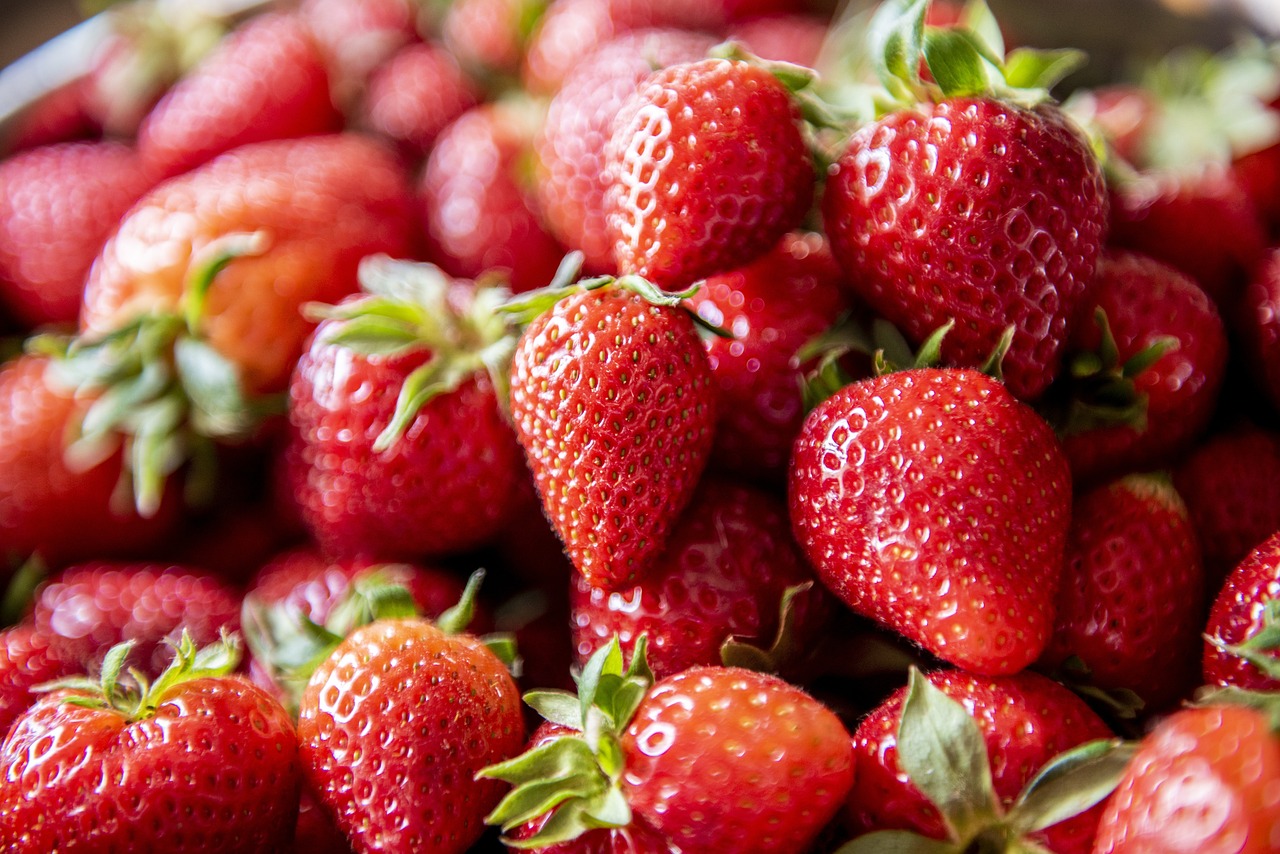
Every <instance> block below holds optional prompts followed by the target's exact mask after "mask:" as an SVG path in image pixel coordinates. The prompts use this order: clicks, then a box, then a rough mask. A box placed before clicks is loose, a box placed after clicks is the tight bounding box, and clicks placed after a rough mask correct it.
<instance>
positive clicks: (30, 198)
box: [0, 142, 155, 327]
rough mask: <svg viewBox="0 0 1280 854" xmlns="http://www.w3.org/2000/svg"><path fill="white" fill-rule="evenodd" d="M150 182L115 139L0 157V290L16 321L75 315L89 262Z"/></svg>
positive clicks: (35, 322) (66, 320)
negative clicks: (1, 159)
mask: <svg viewBox="0 0 1280 854" xmlns="http://www.w3.org/2000/svg"><path fill="white" fill-rule="evenodd" d="M154 183H155V179H154V178H153V177H152V173H151V172H150V170H148V169H147V168H146V167H145V166H144V165H143V163H142V161H141V160H140V159H139V158H138V156H137V154H136V152H134V151H133V149H131V148H130V147H128V146H126V145H123V144H121V143H118V142H79V143H64V144H61V145H53V146H46V147H43V148H37V149H33V150H31V151H27V152H25V153H23V154H20V155H17V156H15V157H12V158H10V159H8V160H5V161H4V162H3V163H0V292H2V293H3V295H4V303H5V305H6V306H7V307H8V308H9V310H10V311H12V312H13V313H14V314H15V315H16V316H17V318H18V320H20V321H21V322H22V323H23V324H25V325H26V326H29V327H35V326H41V325H44V324H50V323H61V324H74V323H75V322H76V318H77V317H78V316H79V314H80V300H81V297H82V295H83V293H84V280H85V276H86V274H88V272H89V266H90V265H91V264H92V263H93V259H94V258H95V257H96V256H97V254H98V250H99V249H101V248H102V244H103V242H104V241H105V240H106V239H107V236H108V235H109V234H110V233H111V232H112V231H113V230H114V229H115V227H116V225H118V224H119V222H120V219H121V218H122V217H123V216H124V214H125V212H126V211H127V210H129V207H130V206H131V205H132V204H133V203H134V202H135V201H137V200H138V198H139V197H140V196H141V195H142V194H143V193H145V192H146V191H147V190H149V189H150V188H151V186H152V185H153V184H154Z"/></svg>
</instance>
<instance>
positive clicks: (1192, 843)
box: [1093, 706, 1280, 854]
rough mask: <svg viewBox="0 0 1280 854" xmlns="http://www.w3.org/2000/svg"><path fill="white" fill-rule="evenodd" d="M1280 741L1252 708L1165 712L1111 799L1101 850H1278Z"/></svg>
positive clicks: (1178, 853)
mask: <svg viewBox="0 0 1280 854" xmlns="http://www.w3.org/2000/svg"><path fill="white" fill-rule="evenodd" d="M1277 777H1280V741H1277V740H1276V737H1275V734H1274V733H1273V732H1272V731H1271V727H1270V725H1269V722H1268V720H1267V718H1266V716H1265V715H1264V714H1262V713H1260V712H1258V711H1255V710H1253V709H1246V708H1242V707H1232V706H1211V707H1207V708H1195V709H1185V710H1183V711H1180V712H1177V713H1176V714H1174V715H1171V716H1170V717H1168V718H1166V719H1165V720H1164V721H1162V722H1161V724H1160V725H1159V726H1158V727H1157V728H1156V730H1155V731H1154V732H1152V733H1151V734H1150V735H1149V736H1147V738H1146V739H1145V740H1144V741H1143V742H1142V745H1141V746H1140V748H1139V749H1138V753H1137V755H1136V756H1134V757H1133V759H1132V761H1130V763H1129V768H1128V771H1127V772H1126V773H1125V776H1124V778H1123V779H1122V780H1121V781H1120V785H1119V787H1118V788H1117V789H1116V791H1115V794H1113V795H1112V796H1111V799H1110V801H1108V802H1107V808H1106V812H1105V813H1104V814H1103V818H1102V822H1101V824H1100V825H1099V829H1098V839H1097V843H1096V844H1095V845H1094V848H1093V852H1094V854H1146V852H1157V851H1158V852H1161V854H1192V852H1196V854H1200V852H1210V851H1212V852H1218V851H1222V852H1227V851H1230V852H1238V854H1262V852H1266V851H1274V850H1275V839H1276V837H1277V834H1280V807H1278V806H1277V804H1276V802H1275V799H1274V798H1273V797H1271V794H1270V792H1271V791H1272V788H1273V786H1274V781H1275V780H1276V779H1277Z"/></svg>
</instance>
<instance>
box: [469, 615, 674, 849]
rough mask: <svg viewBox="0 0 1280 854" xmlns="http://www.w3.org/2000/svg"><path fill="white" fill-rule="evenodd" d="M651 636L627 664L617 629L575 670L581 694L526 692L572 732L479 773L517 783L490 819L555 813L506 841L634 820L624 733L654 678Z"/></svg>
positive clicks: (548, 840) (532, 843) (562, 837)
mask: <svg viewBox="0 0 1280 854" xmlns="http://www.w3.org/2000/svg"><path fill="white" fill-rule="evenodd" d="M647 642H648V641H647V637H646V636H645V635H640V637H638V638H637V639H636V643H635V650H634V652H633V653H632V656H631V662H630V664H629V665H628V666H627V667H626V668H625V669H624V668H623V655H622V646H621V643H620V642H619V640H618V637H617V635H614V637H613V639H612V640H611V641H610V642H609V643H608V644H606V645H605V646H603V647H601V648H600V649H599V650H597V651H596V652H595V654H594V655H592V656H591V658H590V659H588V660H587V662H586V664H585V665H583V668H582V673H581V674H580V675H579V676H577V677H576V680H577V683H578V693H577V694H576V695H575V694H572V693H570V692H568V691H531V692H529V693H528V694H526V695H525V697H524V700H525V702H526V703H528V704H529V705H530V706H531V707H533V708H534V709H535V710H536V711H537V712H538V713H539V714H541V715H542V716H543V717H544V718H546V719H547V720H548V721H550V722H552V723H554V724H558V725H560V726H562V727H565V728H567V729H569V730H571V731H572V732H571V733H570V734H566V735H562V736H559V737H557V738H554V739H552V740H550V741H548V742H547V743H546V744H543V745H541V746H539V747H535V748H533V749H531V750H529V751H527V752H526V753H523V754H521V755H520V756H517V757H516V758H514V759H510V760H508V761H506V762H500V763H498V764H496V765H491V766H489V767H488V768H485V769H483V770H482V771H480V773H479V774H477V775H476V776H477V777H483V778H488V779H496V780H503V781H505V782H507V783H510V784H511V785H512V787H513V788H512V789H511V791H510V792H509V793H508V794H507V796H506V797H505V798H503V799H502V801H501V802H500V803H499V804H498V806H497V807H495V808H494V810H493V812H492V813H490V814H489V816H488V817H487V818H486V819H485V822H486V823H488V824H492V825H499V826H501V828H502V830H503V831H504V832H509V831H510V830H511V829H512V828H515V827H519V826H520V825H522V824H525V823H526V822H530V821H533V820H535V819H538V818H541V817H542V816H546V815H548V814H550V815H549V817H548V818H547V820H546V821H545V822H544V823H543V825H542V827H541V828H540V829H539V830H538V832H537V833H535V834H533V835H532V836H530V837H528V838H527V839H519V840H517V839H509V838H505V837H504V839H503V842H504V843H505V844H506V845H507V846H508V847H511V848H541V847H543V846H547V845H554V844H557V843H560V842H566V841H568V840H571V839H576V838H577V837H579V836H581V835H582V834H583V833H586V832H587V831H588V830H594V829H601V828H622V827H627V826H628V825H630V824H631V807H630V805H629V804H628V803H627V800H626V797H625V795H624V794H623V792H622V776H623V773H624V771H625V770H626V767H625V760H624V756H623V751H622V734H623V732H625V731H626V728H627V725H628V724H629V723H630V722H631V719H632V717H634V716H635V713H636V710H637V709H639V708H640V703H641V702H642V701H643V700H644V698H645V697H646V696H647V695H648V693H649V689H650V687H652V685H653V682H654V678H653V671H652V670H650V669H649V664H648V661H647V660H646V649H647Z"/></svg>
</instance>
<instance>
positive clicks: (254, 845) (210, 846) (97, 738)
mask: <svg viewBox="0 0 1280 854" xmlns="http://www.w3.org/2000/svg"><path fill="white" fill-rule="evenodd" d="M127 655H128V646H127V645H122V646H121V647H117V648H116V649H114V650H113V651H112V653H111V654H110V655H108V656H107V658H106V661H105V663H104V667H103V672H102V678H101V682H100V684H95V683H93V682H90V680H88V679H77V680H69V681H68V682H67V683H65V684H67V686H68V687H66V688H64V689H63V690H60V691H56V692H55V693H52V694H50V695H48V696H46V697H43V698H42V699H41V700H39V701H38V702H37V703H36V704H35V705H34V706H32V707H31V708H30V709H29V710H28V711H27V712H26V713H25V714H24V715H23V716H22V717H21V718H19V719H18V721H17V722H16V723H15V724H14V726H13V729H12V730H11V731H10V732H9V737H8V738H7V739H5V741H4V745H3V747H0V773H3V775H4V779H5V780H6V782H7V785H5V786H3V787H0V838H3V839H5V840H6V841H7V842H8V843H9V846H10V847H9V849H8V850H10V851H13V852H15V854H28V852H29V854H35V852H47V851H73V850H75V851H126V850H128V851H190V852H197V851H199V852H214V851H220V852H244V854H255V852H260V851H278V850H282V848H283V846H284V845H285V844H286V843H287V841H288V839H289V835H290V833H291V832H292V830H293V824H294V820H295V818H296V816H297V810H298V784H299V767H298V759H297V756H298V745H297V738H296V736H295V735H294V732H293V726H292V724H291V723H290V721H289V718H288V716H287V715H286V714H285V711H284V709H282V708H281V707H280V705H279V704H278V703H276V702H275V701H274V700H273V699H271V698H270V697H269V696H267V695H266V694H265V693H263V691H262V690H261V689H259V688H257V687H255V686H254V685H252V684H250V683H249V682H248V681H246V680H244V679H242V678H240V677H236V676H227V675H226V674H227V673H228V672H229V671H230V670H231V669H232V668H234V667H235V662H236V658H237V655H236V652H235V650H234V648H232V647H227V646H226V645H223V644H218V645H215V646H213V647H209V648H206V649H205V650H201V651H200V652H199V653H197V651H196V648H195V644H194V643H192V642H191V640H190V638H184V639H183V640H182V642H181V643H180V644H179V647H178V651H177V655H176V656H175V658H174V662H173V664H172V665H171V666H170V667H169V669H168V670H166V671H165V673H164V675H162V676H161V677H160V678H159V679H158V680H157V681H156V682H155V683H154V684H152V685H149V686H148V685H142V686H137V687H134V686H133V685H131V684H128V683H127V682H124V681H121V666H122V664H123V663H124V660H125V657H126V656H127ZM103 781H107V783H106V784H104V783H103Z"/></svg>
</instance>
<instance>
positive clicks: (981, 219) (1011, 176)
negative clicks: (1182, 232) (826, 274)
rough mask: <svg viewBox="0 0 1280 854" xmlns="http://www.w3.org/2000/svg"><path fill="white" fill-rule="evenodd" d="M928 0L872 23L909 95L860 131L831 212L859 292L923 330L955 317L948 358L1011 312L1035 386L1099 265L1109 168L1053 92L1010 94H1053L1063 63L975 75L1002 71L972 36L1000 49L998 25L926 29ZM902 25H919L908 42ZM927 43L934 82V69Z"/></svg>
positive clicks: (982, 344)
mask: <svg viewBox="0 0 1280 854" xmlns="http://www.w3.org/2000/svg"><path fill="white" fill-rule="evenodd" d="M927 5H928V4H927V3H908V2H905V0H904V1H903V2H898V1H897V0H895V2H889V3H886V4H884V5H883V6H882V7H881V11H880V12H879V13H878V17H877V22H876V23H874V24H873V25H872V27H871V33H872V34H873V36H879V37H880V38H879V41H878V42H877V43H875V44H873V45H872V55H873V57H875V58H877V60H878V61H880V62H881V63H882V65H883V66H884V67H883V69H882V76H883V77H885V78H886V80H887V81H888V82H889V83H891V84H892V85H893V89H891V91H898V92H904V93H906V94H909V96H910V97H908V98H907V99H906V100H905V101H904V102H902V106H901V107H900V108H898V109H895V110H893V111H891V112H889V113H888V114H887V115H885V116H884V117H883V118H881V119H880V120H878V121H875V122H872V123H870V124H867V125H864V126H863V127H862V128H860V129H859V130H858V131H857V132H856V133H855V134H854V135H853V137H852V139H851V140H850V141H849V143H848V146H847V148H846V149H845V151H844V154H843V155H841V157H840V160H839V161H838V162H837V164H836V165H835V166H834V167H833V169H832V170H831V173H830V174H829V176H828V179H827V187H826V191H825V194H824V197H823V222H824V223H825V225H826V229H827V235H828V236H829V237H830V239H831V248H832V251H833V252H835V255H836V259H837V260H838V261H839V262H840V264H841V266H843V267H844V269H845V272H846V273H847V274H848V276H849V280H850V282H851V283H852V284H853V285H854V288H855V290H856V291H857V293H858V294H859V295H860V296H861V297H862V298H863V299H864V300H865V301H866V302H867V303H868V304H869V305H870V306H871V307H872V308H873V309H875V310H876V311H878V312H879V313H881V314H882V315H884V317H885V318H887V319H888V320H889V321H891V322H892V323H894V324H895V325H897V326H898V327H900V328H901V329H902V331H903V332H904V333H906V335H907V337H908V338H910V339H912V341H913V342H914V343H917V344H918V343H920V342H921V341H922V340H923V339H924V338H925V337H926V336H928V334H929V333H931V332H932V331H933V330H935V329H936V328H938V327H939V326H941V325H943V324H944V323H946V322H948V321H951V320H954V321H955V322H956V326H955V329H954V331H953V332H952V333H951V334H950V335H948V336H947V337H946V339H945V340H944V341H943V345H942V355H943V358H944V359H945V360H947V361H948V362H950V363H952V364H956V365H961V366H975V365H978V364H981V363H982V361H983V359H984V358H985V356H986V355H987V353H989V352H990V351H991V349H992V347H993V346H994V345H995V344H996V342H997V341H998V340H999V339H1000V337H1001V335H1002V334H1003V332H1004V329H1005V328H1006V326H1007V325H1008V324H1010V323H1012V324H1014V336H1013V343H1012V345H1011V346H1010V347H1009V351H1008V354H1007V356H1006V358H1005V360H1004V364H1003V371H1004V378H1005V382H1006V383H1008V386H1009V389H1010V390H1011V391H1012V392H1013V393H1014V394H1016V395H1017V396H1019V397H1021V398H1024V399H1034V398H1036V397H1038V396H1039V395H1041V394H1042V393H1043V392H1044V391H1045V389H1047V388H1048V386H1049V384H1050V382H1051V381H1052V380H1053V378H1054V377H1055V376H1056V374H1057V372H1058V370H1059V368H1060V366H1061V363H1062V359H1063V355H1064V351H1065V347H1066V344H1067V340H1068V336H1069V334H1070V331H1071V324H1072V322H1073V321H1074V318H1075V312H1076V309H1077V305H1078V303H1079V301H1080V299H1081V297H1082V296H1083V294H1084V290H1085V287H1086V286H1087V285H1088V283H1089V281H1090V280H1091V279H1092V278H1093V275H1094V268H1095V266H1096V263H1097V258H1098V254H1099V251H1100V249H1101V243H1102V235H1103V233H1104V230H1105V227H1106V216H1107V200H1106V196H1105V190H1104V186H1103V181H1102V171H1101V169H1100V168H1099V165H1098V162H1097V160H1096V158H1095V157H1094V155H1093V153H1092V151H1091V150H1090V148H1089V145H1088V143H1087V142H1086V141H1085V139H1084V137H1083V135H1082V134H1081V133H1080V132H1079V131H1078V130H1077V129H1076V128H1075V127H1074V125H1073V124H1072V123H1071V122H1070V120H1069V119H1067V118H1066V116H1065V115H1064V114H1063V113H1062V112H1061V111H1060V110H1058V109H1057V108H1056V107H1055V106H1053V105H1052V104H1051V103H1047V102H1042V103H1039V104H1038V105H1037V106H1036V107H1034V108H1032V109H1028V108H1027V107H1025V106H1020V105H1019V104H1018V103H1016V102H1015V101H1014V100H1011V99H1009V98H1005V99H1002V98H1000V97H998V94H997V93H998V92H999V91H1005V92H1010V93H1011V95H1012V94H1016V93H1017V92H1018V91H1019V90H1020V89H1023V88H1034V89H1035V90H1036V91H1039V92H1040V93H1041V95H1042V96H1043V93H1044V90H1045V89H1047V87H1048V86H1049V85H1051V84H1052V82H1054V79H1056V77H1053V76H1051V77H1050V78H1048V79H1041V80H1027V79H1019V77H1020V75H1018V74H1013V79H1007V80H1006V81H1005V84H1004V85H1003V86H1002V87H1001V89H996V90H994V91H992V89H991V87H990V86H989V84H986V83H982V84H979V83H976V82H975V81H977V80H983V81H985V80H986V79H987V74H988V71H987V70H988V69H990V70H991V72H992V73H995V69H994V67H993V66H990V65H989V63H987V61H986V60H984V59H983V58H982V57H981V56H980V54H979V53H978V49H977V48H976V47H975V44H974V40H977V41H978V42H980V43H983V44H986V46H987V50H988V53H994V54H1003V46H1002V45H1000V44H988V42H990V41H991V40H993V39H994V40H996V41H998V33H993V34H983V35H978V34H971V35H966V34H965V31H962V30H959V29H954V28H952V29H942V30H939V29H937V28H933V27H925V26H924V25H923V15H924V13H925V9H926V7H927ZM903 29H906V30H907V31H909V32H910V33H912V38H908V39H906V41H905V42H904V41H903V40H902V39H901V38H898V36H902V30H903ZM886 35H887V36H888V37H887V38H886V37H885V36H886ZM920 39H923V40H924V45H922V44H921V43H920ZM902 51H905V53H904V54H903V53H901V52H902ZM921 56H923V57H924V60H925V64H926V66H927V69H928V70H929V71H930V72H931V74H932V76H933V77H934V78H935V79H936V80H937V81H938V82H937V83H926V82H925V81H924V80H922V79H921V77H920V75H919V71H918V67H917V66H918V61H919V58H920V57H921ZM904 57H905V58H904ZM899 60H900V61H899ZM1034 64H1036V63H1019V64H1018V66H1017V67H1020V68H1022V69H1023V70H1024V71H1025V70H1026V69H1027V68H1028V67H1029V66H1030V65H1034ZM1039 66H1040V67H1044V68H1045V69H1047V70H1048V71H1050V72H1054V74H1055V75H1056V74H1059V73H1063V72H1064V71H1065V70H1069V66H1066V65H1063V64H1062V63H1059V62H1047V61H1046V62H1044V63H1040V64H1039ZM1007 68H1015V66H1014V65H1009V66H1007ZM1015 70H1016V69H1015ZM944 72H945V73H944ZM975 92H976V93H975ZM1024 94H1026V95H1027V97H1033V96H1034V93H1033V92H1026V93H1024ZM1019 100H1023V101H1025V100H1026V99H1025V98H1021V97H1020V96H1019ZM1042 101H1043V97H1042Z"/></svg>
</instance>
